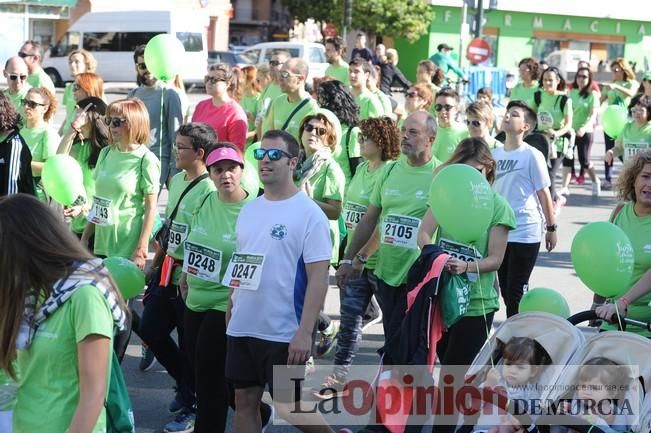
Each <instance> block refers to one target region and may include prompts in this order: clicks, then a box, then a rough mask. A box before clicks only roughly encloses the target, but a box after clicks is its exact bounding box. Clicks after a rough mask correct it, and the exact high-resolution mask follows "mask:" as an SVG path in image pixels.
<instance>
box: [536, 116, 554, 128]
mask: <svg viewBox="0 0 651 433" xmlns="http://www.w3.org/2000/svg"><path fill="white" fill-rule="evenodd" d="M553 127H554V117H553V116H552V113H550V112H548V111H540V112H539V113H538V129H539V130H541V131H545V130H547V129H551V128H553Z"/></svg>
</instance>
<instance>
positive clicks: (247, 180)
mask: <svg viewBox="0 0 651 433" xmlns="http://www.w3.org/2000/svg"><path fill="white" fill-rule="evenodd" d="M259 148H260V142H259V141H256V142H255V143H251V144H250V145H249V146H248V147H247V148H246V151H245V152H244V173H242V179H241V180H240V185H242V188H244V190H245V191H246V192H248V193H249V194H250V195H254V196H257V195H258V191H259V190H260V188H262V183H261V182H260V177H259V176H258V161H257V160H256V159H255V158H254V157H253V151H254V150H255V149H259Z"/></svg>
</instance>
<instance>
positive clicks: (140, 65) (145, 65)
mask: <svg viewBox="0 0 651 433" xmlns="http://www.w3.org/2000/svg"><path fill="white" fill-rule="evenodd" d="M136 66H137V67H138V69H141V70H143V71H144V70H145V69H147V63H145V62H142V63H136Z"/></svg>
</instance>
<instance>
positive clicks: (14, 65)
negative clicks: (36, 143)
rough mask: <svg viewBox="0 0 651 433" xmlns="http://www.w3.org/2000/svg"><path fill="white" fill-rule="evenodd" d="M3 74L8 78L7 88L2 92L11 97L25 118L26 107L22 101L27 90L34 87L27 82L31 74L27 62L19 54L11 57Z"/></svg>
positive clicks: (19, 112) (21, 115)
mask: <svg viewBox="0 0 651 433" xmlns="http://www.w3.org/2000/svg"><path fill="white" fill-rule="evenodd" d="M3 74H4V76H5V78H6V79H7V89H6V90H3V91H2V92H3V93H4V94H6V95H7V96H8V97H9V100H11V103H12V104H13V106H14V107H15V108H16V110H17V111H18V114H20V117H21V118H22V119H24V118H25V107H23V103H22V101H23V99H24V98H25V95H27V91H28V90H29V89H31V88H32V86H30V85H29V83H28V82H27V75H28V74H29V71H28V69H27V63H25V61H24V60H23V59H22V58H20V57H18V56H13V57H9V60H7V62H6V63H5V70H4V71H3Z"/></svg>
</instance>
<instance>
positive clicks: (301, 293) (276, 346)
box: [224, 130, 332, 433]
mask: <svg viewBox="0 0 651 433" xmlns="http://www.w3.org/2000/svg"><path fill="white" fill-rule="evenodd" d="M298 156H299V145H298V142H297V140H296V139H295V138H294V137H293V136H292V135H291V134H289V133H287V132H285V131H278V130H271V131H267V133H265V135H264V136H263V137H262V143H261V146H260V148H259V149H256V151H255V153H254V157H255V159H256V160H258V165H259V167H258V173H259V175H260V180H261V182H262V184H263V185H264V195H263V196H261V197H258V198H256V199H254V200H252V201H250V202H249V203H247V204H245V205H244V207H243V208H242V210H241V211H240V215H239V217H238V219H237V225H236V229H235V231H236V237H237V246H236V253H234V254H233V258H232V259H231V263H230V264H229V268H228V269H227V271H226V275H225V277H224V284H225V285H226V286H229V287H231V288H232V289H233V290H232V295H231V297H230V300H229V305H228V309H227V312H226V320H227V322H228V325H227V326H228V327H227V331H226V334H227V336H228V337H227V338H228V342H227V345H228V348H227V351H226V377H227V378H228V379H229V381H230V382H231V383H232V384H233V386H234V388H235V416H234V419H233V430H234V431H238V432H240V431H241V432H255V431H258V432H259V431H260V429H261V426H260V418H259V417H258V412H259V405H260V399H261V398H262V394H263V392H264V389H265V386H266V385H269V392H270V393H271V396H272V398H273V402H274V407H275V409H276V413H277V414H278V415H280V417H282V418H284V419H285V420H287V421H288V422H289V423H291V424H293V425H295V426H297V427H298V428H301V429H302V430H303V431H307V430H308V428H302V427H301V426H310V427H309V431H310V432H323V433H331V432H332V430H331V429H330V427H328V425H327V424H326V423H325V421H324V420H323V418H322V417H321V416H320V415H319V414H312V413H306V412H303V413H296V412H295V402H296V401H299V400H300V393H298V395H296V394H295V393H294V385H295V382H293V381H292V380H291V379H292V378H294V379H299V380H302V379H303V377H304V374H305V362H306V361H307V359H308V358H309V356H310V351H311V348H312V331H313V330H314V325H315V322H316V319H317V316H318V314H319V311H320V309H321V306H322V305H323V301H324V299H325V295H326V292H327V289H328V269H329V265H330V255H331V253H332V242H331V240H330V230H329V226H328V220H327V218H326V216H325V214H324V213H323V211H322V210H321V209H320V208H319V207H318V206H317V204H316V203H314V201H313V200H312V199H311V198H309V197H308V196H307V195H306V194H305V193H304V192H302V191H300V190H299V188H298V187H296V185H294V181H293V173H294V170H295V169H296V165H297V164H298ZM236 263H237V264H236ZM243 265H245V267H244V266H243ZM235 266H238V268H236V267H235ZM238 269H245V270H246V272H244V271H239V272H237V270H238ZM233 272H235V273H233ZM253 317H256V318H258V319H257V320H251V318H253ZM274 366H278V367H283V368H280V369H279V368H277V369H274ZM287 367H292V368H287ZM279 370H282V371H279ZM283 372H284V374H282V373H283ZM288 373H289V374H288ZM287 374H288V375H287ZM285 375H287V376H285ZM280 376H285V377H284V378H281V377H280Z"/></svg>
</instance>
